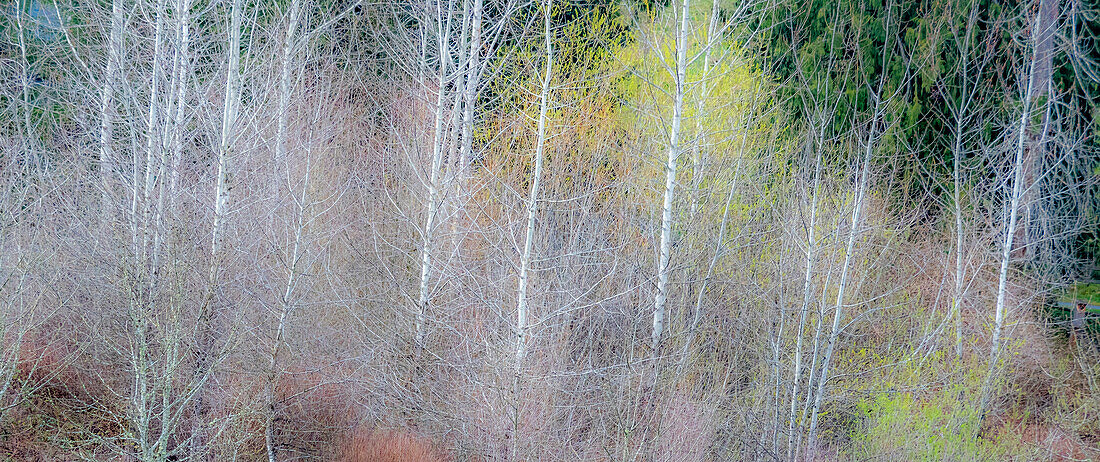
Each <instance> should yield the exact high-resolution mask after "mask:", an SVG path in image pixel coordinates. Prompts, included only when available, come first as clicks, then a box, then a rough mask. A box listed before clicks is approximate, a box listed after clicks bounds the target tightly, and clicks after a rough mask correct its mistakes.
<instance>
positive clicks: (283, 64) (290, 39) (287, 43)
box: [273, 0, 301, 191]
mask: <svg viewBox="0 0 1100 462" xmlns="http://www.w3.org/2000/svg"><path fill="white" fill-rule="evenodd" d="M300 10H301V0H291V2H290V7H289V9H288V11H287V13H286V15H287V19H286V21H287V23H286V33H285V34H284V35H283V49H282V54H281V55H280V56H279V95H278V109H277V110H278V113H277V114H276V115H275V116H276V118H277V120H276V123H275V162H274V165H275V178H273V180H274V181H275V184H276V185H278V184H280V183H281V180H282V170H281V169H280V168H279V166H280V165H283V162H285V160H286V138H287V135H286V130H287V128H286V125H287V112H288V111H289V110H290V66H291V62H292V61H293V59H292V58H293V53H294V50H295V46H296V42H297V35H296V33H297V30H298V16H299V14H300ZM275 191H278V186H276V189H275Z"/></svg>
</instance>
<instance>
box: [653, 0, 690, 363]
mask: <svg viewBox="0 0 1100 462" xmlns="http://www.w3.org/2000/svg"><path fill="white" fill-rule="evenodd" d="M689 4H690V0H684V1H683V3H682V5H681V7H680V9H681V12H680V30H679V32H678V33H677V35H676V76H675V78H676V93H675V95H674V96H673V109H672V111H673V112H672V129H671V132H670V134H669V144H668V159H667V162H666V163H665V191H664V204H663V206H662V208H661V211H662V213H661V243H660V247H659V249H658V250H659V252H660V255H659V257H658V262H657V294H656V297H655V299H654V302H653V338H652V339H651V346H652V348H653V354H654V355H658V354H659V352H660V346H661V335H662V334H663V333H664V330H665V311H666V308H665V302H666V301H667V300H668V276H669V273H670V272H671V268H670V263H671V255H672V205H673V202H674V201H675V198H676V163H677V161H678V160H679V157H680V150H681V146H680V126H681V124H682V123H683V118H684V87H685V82H684V81H685V76H686V74H687V35H688V19H689V18H688V13H689V9H688V7H689Z"/></svg>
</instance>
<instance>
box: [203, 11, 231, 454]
mask: <svg viewBox="0 0 1100 462" xmlns="http://www.w3.org/2000/svg"><path fill="white" fill-rule="evenodd" d="M242 8H243V6H242V0H233V3H232V4H231V6H230V13H229V37H228V43H227V47H228V53H227V56H226V60H227V69H226V78H225V100H224V102H223V104H222V127H221V137H220V139H219V142H218V170H217V178H216V183H215V187H214V188H215V189H214V223H213V227H212V228H213V229H212V231H211V236H210V267H209V268H208V272H207V287H206V296H205V299H204V300H203V302H202V305H201V307H200V310H199V316H198V329H199V335H198V351H197V352H196V355H195V356H196V359H195V361H196V365H195V366H196V367H195V370H196V374H198V376H199V381H200V382H199V384H198V389H197V390H196V392H195V398H194V402H193V409H194V412H193V419H194V422H193V428H192V438H193V444H194V446H193V451H192V456H193V457H195V458H198V459H206V458H208V457H209V454H208V451H207V448H206V441H205V431H206V428H205V427H206V421H207V420H208V419H206V414H207V409H206V399H205V398H206V391H207V387H206V382H207V381H208V380H209V377H210V375H211V374H212V373H213V366H214V356H215V351H214V350H215V347H214V344H215V338H216V337H217V336H218V332H217V328H216V327H215V326H214V323H215V322H216V321H215V313H214V312H215V307H214V305H215V303H216V302H215V298H216V296H217V292H218V290H219V285H220V281H219V278H220V272H221V259H222V247H223V244H224V243H223V234H224V227H225V220H226V205H227V202H228V199H229V188H230V185H229V168H230V166H229V162H230V159H231V157H233V155H234V154H235V153H234V144H235V140H236V133H237V130H236V128H237V117H238V114H239V112H240V104H241V101H240V98H241V96H240V92H241V89H240V85H241V76H240V62H241V19H242V11H241V9H242Z"/></svg>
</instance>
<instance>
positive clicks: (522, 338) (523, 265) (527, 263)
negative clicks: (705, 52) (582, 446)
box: [478, 0, 554, 460]
mask: <svg viewBox="0 0 1100 462" xmlns="http://www.w3.org/2000/svg"><path fill="white" fill-rule="evenodd" d="M478 3H480V0H479V1H478ZM552 8H553V0H546V2H545V4H544V5H543V9H544V11H543V17H544V23H543V24H544V28H543V34H544V35H545V42H546V70H545V71H544V73H543V75H542V93H541V94H540V95H539V122H538V139H537V141H536V142H535V169H534V171H533V172H532V173H531V175H532V178H531V191H530V195H529V197H528V199H527V230H526V233H525V236H524V239H523V255H522V256H521V257H520V264H519V287H518V288H517V289H516V370H515V379H514V384H513V397H514V398H513V399H514V402H513V405H512V408H513V409H514V412H515V416H514V419H513V422H514V424H513V425H514V427H515V428H514V429H513V433H512V460H520V458H519V451H520V449H519V446H520V442H519V440H520V434H519V423H520V406H521V404H520V396H519V394H520V386H521V383H522V381H523V359H524V358H525V357H526V356H527V342H528V341H529V339H528V338H527V333H528V332H527V318H528V315H529V314H528V304H527V286H528V281H529V278H530V270H531V254H532V252H533V247H534V241H535V216H536V212H537V211H538V197H539V183H540V181H541V179H542V165H543V151H544V150H545V149H546V111H547V108H548V107H549V105H550V102H549V97H550V78H551V74H552V71H553V68H554V49H553V39H552V37H551V36H550V18H551V11H552Z"/></svg>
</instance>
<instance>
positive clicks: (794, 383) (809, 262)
mask: <svg viewBox="0 0 1100 462" xmlns="http://www.w3.org/2000/svg"><path fill="white" fill-rule="evenodd" d="M824 130H825V127H824V123H823V124H822V126H821V127H820V132H819V135H818V140H819V141H818V143H817V144H816V145H815V146H813V147H812V148H811V149H813V150H814V153H815V155H814V180H813V181H814V183H813V189H814V192H813V195H812V196H811V199H810V224H809V226H808V227H807V228H806V270H805V272H804V273H803V277H802V308H801V310H800V311H799V314H798V327H797V328H796V330H795V346H794V358H792V360H791V361H792V362H794V365H793V368H794V378H792V379H791V410H790V415H789V417H788V418H789V419H790V420H789V422H788V423H787V460H794V457H795V454H794V450H795V441H794V430H795V428H794V427H795V420H796V418H797V411H798V392H799V389H798V388H799V385H800V384H801V382H802V330H803V329H805V326H806V317H807V314H808V312H809V308H810V301H811V300H812V299H813V274H814V259H815V258H816V257H817V239H816V237H817V203H818V195H819V194H820V193H821V150H822V144H823V140H821V138H823V137H824V135H823V134H824ZM819 323H820V321H819Z"/></svg>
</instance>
